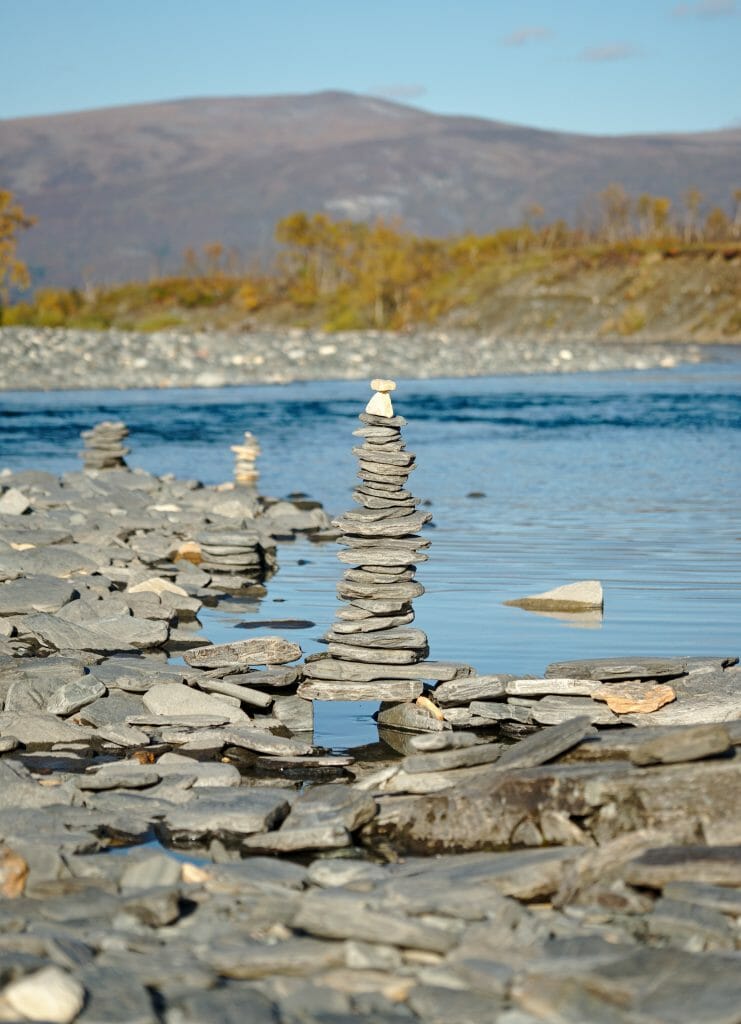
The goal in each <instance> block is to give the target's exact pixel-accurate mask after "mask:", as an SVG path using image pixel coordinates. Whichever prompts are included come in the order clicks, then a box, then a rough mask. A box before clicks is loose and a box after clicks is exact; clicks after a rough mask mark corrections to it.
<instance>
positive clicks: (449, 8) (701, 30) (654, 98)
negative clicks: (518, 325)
mask: <svg viewBox="0 0 741 1024" xmlns="http://www.w3.org/2000/svg"><path fill="white" fill-rule="evenodd" d="M0 31H1V32H2V35H3V58H2V62H0V118H6V117H23V116H28V115H34V114H47V113H57V112H62V111H71V110H84V109H88V108H91V107H105V106H111V105H120V104H128V103H143V102H148V101H152V100H160V99H176V98H179V97H186V96H235V95H267V94H272V93H305V92H315V91H318V90H322V89H345V90H348V91H350V92H358V93H373V94H376V95H381V96H385V97H387V98H390V99H396V100H399V101H400V102H404V103H411V104H413V105H415V106H419V107H422V108H423V109H426V110H432V111H436V112H439V113H455V114H473V115H477V116H481V117H487V118H492V119H495V120H502V121H509V122H513V123H518V124H529V125H536V126H539V127H545V128H554V129H559V130H564V131H575V132H589V133H596V134H616V133H625V132H654V131H698V130H712V129H715V128H724V127H729V126H737V127H741V56H740V55H741V0H739V2H736V0H686V2H679V0H666V2H665V0H643V2H636V0H571V2H560V3H559V2H550V3H547V2H544V0H520V2H498V0H489V2H485V0H455V2H442V0H305V2H300V0H277V2H276V0H262V2H255V0H207V2H202V0H201V2H196V0H0Z"/></svg>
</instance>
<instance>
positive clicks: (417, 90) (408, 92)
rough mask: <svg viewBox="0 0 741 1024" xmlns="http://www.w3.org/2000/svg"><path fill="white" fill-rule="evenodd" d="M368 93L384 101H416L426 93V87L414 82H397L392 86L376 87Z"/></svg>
mask: <svg viewBox="0 0 741 1024" xmlns="http://www.w3.org/2000/svg"><path fill="white" fill-rule="evenodd" d="M370 91H371V94H372V95H373V96H380V97H381V98H382V99H384V100H416V99H419V97H420V96H424V95H425V94H426V93H427V86H426V85H419V84H417V83H416V82H397V83H395V84H392V85H377V86H376V87H375V88H374V89H371V90H370Z"/></svg>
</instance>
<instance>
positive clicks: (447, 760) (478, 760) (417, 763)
mask: <svg viewBox="0 0 741 1024" xmlns="http://www.w3.org/2000/svg"><path fill="white" fill-rule="evenodd" d="M504 750H507V748H506V747H505V746H503V744H501V743H479V744H477V745H475V746H467V747H464V748H462V749H459V750H441V751H437V752H433V753H429V754H412V755H410V756H409V757H405V758H404V761H403V768H404V771H405V772H408V773H409V774H411V775H414V774H417V773H418V772H444V771H449V770H451V769H455V768H470V767H472V766H474V765H479V764H491V763H492V762H493V761H498V760H499V758H500V757H501V755H502V751H504Z"/></svg>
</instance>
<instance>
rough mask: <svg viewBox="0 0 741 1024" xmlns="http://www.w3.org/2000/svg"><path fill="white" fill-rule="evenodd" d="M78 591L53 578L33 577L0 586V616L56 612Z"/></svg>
mask: <svg viewBox="0 0 741 1024" xmlns="http://www.w3.org/2000/svg"><path fill="white" fill-rule="evenodd" d="M77 596H78V591H77V590H76V589H75V587H74V586H73V584H71V583H69V582H68V581H66V580H60V579H57V577H55V576H33V577H30V578H21V579H17V580H13V581H11V582H9V583H4V584H2V585H0V616H3V615H28V614H31V613H33V612H56V611H59V609H60V608H62V607H64V605H66V604H68V603H69V602H70V601H72V600H73V598H75V597H77Z"/></svg>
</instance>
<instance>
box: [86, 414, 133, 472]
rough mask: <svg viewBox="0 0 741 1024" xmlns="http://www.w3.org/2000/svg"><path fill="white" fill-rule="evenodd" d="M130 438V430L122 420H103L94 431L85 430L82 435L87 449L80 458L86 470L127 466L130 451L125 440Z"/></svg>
mask: <svg viewBox="0 0 741 1024" xmlns="http://www.w3.org/2000/svg"><path fill="white" fill-rule="evenodd" d="M128 436H129V428H128V427H127V426H126V424H125V423H124V422H123V421H122V420H116V421H112V420H103V422H102V423H97V424H96V425H95V426H94V427H93V428H92V430H83V432H82V433H81V434H80V437H81V438H82V440H83V442H84V444H85V447H84V449H83V450H82V451H81V452H80V458H81V459H82V462H83V467H84V468H85V469H121V468H123V467H125V466H126V463H125V461H124V455H128V454H129V451H130V449H129V448H125V447H124V445H123V439H124V438H125V437H128Z"/></svg>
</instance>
